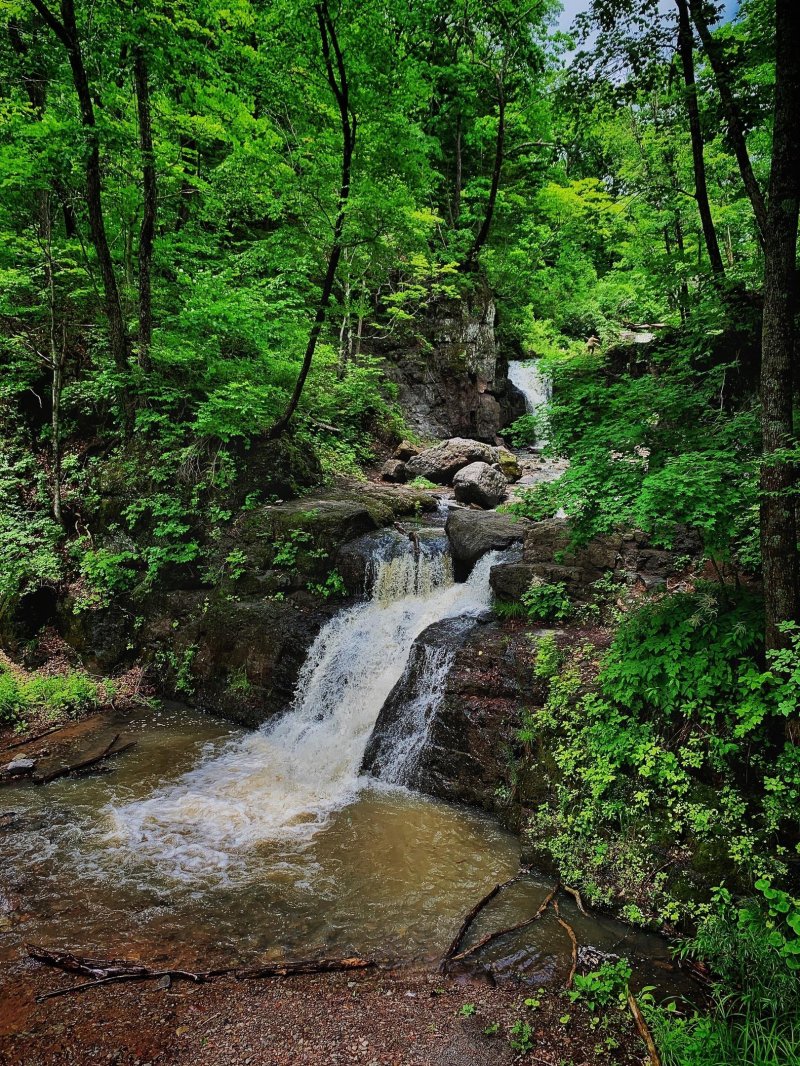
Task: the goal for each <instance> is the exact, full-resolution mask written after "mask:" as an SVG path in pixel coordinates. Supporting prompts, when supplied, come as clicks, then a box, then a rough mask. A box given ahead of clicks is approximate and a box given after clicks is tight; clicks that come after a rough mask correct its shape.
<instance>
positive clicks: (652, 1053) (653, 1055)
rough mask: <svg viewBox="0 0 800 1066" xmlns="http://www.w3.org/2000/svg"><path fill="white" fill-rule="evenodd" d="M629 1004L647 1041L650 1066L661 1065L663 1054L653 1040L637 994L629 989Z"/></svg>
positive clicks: (642, 1035) (643, 1037) (634, 1018)
mask: <svg viewBox="0 0 800 1066" xmlns="http://www.w3.org/2000/svg"><path fill="white" fill-rule="evenodd" d="M628 1006H629V1007H630V1008H631V1014H632V1015H633V1020H634V1022H635V1023H636V1028H637V1029H638V1030H639V1036H641V1038H642V1040H644V1042H645V1046H646V1047H647V1054H648V1055H649V1057H650V1066H661V1056H660V1055H659V1053H658V1048H657V1047H656V1045H655V1041H654V1040H653V1034H652V1033H651V1032H650V1027H649V1026H648V1024H647V1022H646V1021H645V1020H644V1015H643V1014H642V1011H641V1008H640V1007H639V1004H638V1003H637V1002H636V996H634V994H633V992H631V990H630V989H628Z"/></svg>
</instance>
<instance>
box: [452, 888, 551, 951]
mask: <svg viewBox="0 0 800 1066" xmlns="http://www.w3.org/2000/svg"><path fill="white" fill-rule="evenodd" d="M558 889H559V885H558V884H556V885H555V886H554V887H553V889H552V890H551V891H550V892H548V894H547V895H546V896H545V897H544V899H543V900H542V902H541V903H540V904H539V907H538V909H537V911H536V913H535V914H534V915H533V916H532V917H531V918H526V919H525V921H524V922H517V924H516V925H509V926H507V927H506V928H505V929H498V930H496V931H495V932H494V933H487V934H486V936H484V937H482V938H481V939H480V940H479V941H478V942H477V944H473V945H472V947H471V948H467V950H466V951H462V952H460V953H459V954H458V955H453V956H452V958H451V960H450V961H451V962H459V961H460V960H461V959H467V958H469V957H470V955H476V954H477V953H478V952H479V951H480V950H481V949H482V948H485V947H486V945H487V944H491V943H493V942H494V941H495V940H499V939H500V938H501V937H504V936H508V934H509V933H517V932H519V930H520V929H527V927H528V926H529V925H533V923H534V922H538V920H539V919H540V918H541V917H542V915H543V914H544V913H545V911H546V910H547V908H548V907H549V906H550V904H551V903H552V902H553V900H554V899H555V896H556V893H557V892H558Z"/></svg>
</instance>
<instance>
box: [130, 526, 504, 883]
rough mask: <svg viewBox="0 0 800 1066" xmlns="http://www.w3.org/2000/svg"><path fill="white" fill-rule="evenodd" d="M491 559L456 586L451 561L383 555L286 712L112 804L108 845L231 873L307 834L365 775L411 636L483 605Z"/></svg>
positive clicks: (174, 864) (320, 639)
mask: <svg viewBox="0 0 800 1066" xmlns="http://www.w3.org/2000/svg"><path fill="white" fill-rule="evenodd" d="M497 557H498V554H497V553H490V554H488V555H486V556H484V557H483V559H481V560H480V562H479V563H478V564H477V566H476V567H475V569H474V570H473V572H472V574H471V576H470V578H469V580H468V581H466V582H464V583H463V584H454V583H453V579H452V565H451V562H450V560H449V557H447V556H444V555H442V554H432V553H425V552H421V553H414V552H413V551H412V550H411V546H410V545H409V552H408V553H407V554H406V555H403V556H401V557H399V558H394V559H390V560H386V561H384V562H380V563H379V564H378V568H377V573H376V575H375V581H374V585H373V592H372V598H371V600H370V601H369V602H367V603H362V604H357V605H356V606H354V607H351V608H349V609H346V610H344V611H342V612H341V613H340V614H338V615H337V616H336V617H334V618H333V619H332V620H331V621H330V622H328V623H327V625H325V626H324V628H323V629H322V630H321V632H320V633H319V635H318V636H317V639H316V640H315V642H314V644H313V645H312V647H311V649H310V651H309V654H308V657H307V659H306V662H305V664H304V666H303V669H302V670H301V673H300V677H299V680H298V685H297V694H296V697H295V700H294V703H293V705H292V708H291V709H290V711H289V712H288V713H287V714H286V715H285V716H284V717H283V718H281V719H280V720H279V721H277V722H276V723H270V724H269V725H267V726H264V727H262V729H261V730H259V731H258V732H256V733H253V734H250V735H248V736H245V737H243V738H239V739H237V740H235V741H233V742H231V743H229V744H228V745H227V746H226V747H225V748H224V749H223V750H222V751H221V752H220V753H219V754H217V755H215V756H213V757H211V758H209V759H207V760H206V761H204V762H202V763H201V764H200V765H199V766H198V767H196V768H195V769H194V770H192V771H190V772H189V773H188V774H186V775H184V777H182V778H181V779H179V780H178V782H177V783H175V784H174V785H172V786H170V787H168V788H165V789H162V790H159V791H158V792H156V793H155V794H154V795H153V796H151V797H150V798H149V799H146V800H143V801H140V802H135V803H130V804H127V805H123V806H117V807H112V808H111V812H110V813H111V815H112V820H113V823H114V833H113V835H114V837H115V838H116V839H117V842H118V843H123V844H124V845H127V847H129V848H130V849H132V850H134V851H135V852H136V854H137V856H138V857H140V858H149V859H152V860H158V861H159V862H163V863H164V864H166V865H167V866H168V867H169V869H170V871H171V873H172V876H174V877H176V878H178V879H183V880H191V879H193V878H195V877H198V876H199V877H203V878H208V877H209V876H211V875H212V874H214V873H215V874H216V875H217V876H219V877H220V878H222V879H223V880H233V879H235V877H236V875H237V871H238V869H239V866H240V864H239V863H237V862H236V853H237V852H240V851H241V850H242V849H249V848H253V847H254V846H258V845H260V844H267V843H269V842H275V841H287V842H293V843H294V844H299V845H302V844H303V843H304V842H308V841H310V840H311V839H312V838H313V836H314V835H315V833H316V832H317V831H318V830H320V829H321V828H323V827H324V826H325V825H326V824H327V823H328V822H329V820H330V818H331V816H332V815H333V814H334V813H335V812H336V811H337V810H340V809H341V808H342V807H344V806H345V805H346V804H348V803H349V802H351V801H352V800H353V799H354V797H355V796H356V794H357V793H358V792H359V790H360V789H361V788H363V787H364V785H365V784H366V783H367V780H368V779H365V778H363V777H360V776H359V768H360V766H361V761H362V757H363V754H364V749H365V747H366V744H367V741H368V740H369V736H370V734H371V732H372V729H373V727H374V725H375V721H376V719H377V716H378V713H379V712H380V709H381V707H382V706H383V703H384V701H385V700H386V698H387V696H388V695H389V693H390V692H391V690H392V688H393V687H394V685H395V683H396V682H397V681H398V680H399V679H400V677H401V675H402V673H403V670H404V668H405V665H406V661H407V659H408V656H409V652H410V649H411V645H412V643H413V641H414V639H415V638H416V637H417V636H419V634H420V633H421V632H422V631H423V630H424V629H426V628H427V627H428V626H429V625H431V624H432V623H434V622H437V621H440V620H441V619H444V618H452V617H456V616H459V615H477V614H480V613H481V612H482V611H483V610H485V609H486V608H487V607H488V606H489V603H490V600H491V592H490V588H489V571H490V569H491V567H492V566H493V565H494V563H495V562H496V561H497Z"/></svg>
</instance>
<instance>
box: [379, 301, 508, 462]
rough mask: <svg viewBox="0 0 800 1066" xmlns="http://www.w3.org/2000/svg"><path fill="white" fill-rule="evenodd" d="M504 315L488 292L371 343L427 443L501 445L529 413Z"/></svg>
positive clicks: (441, 304)
mask: <svg viewBox="0 0 800 1066" xmlns="http://www.w3.org/2000/svg"><path fill="white" fill-rule="evenodd" d="M496 315H497V313H496V308H495V304H494V300H493V299H492V296H491V293H490V292H489V290H488V288H487V287H486V286H485V285H482V286H478V287H477V288H476V291H475V292H473V294H472V295H471V296H470V297H467V298H464V299H461V300H439V301H437V302H435V303H433V304H432V305H431V306H430V308H429V310H428V312H427V314H426V315H425V317H424V318H422V319H417V320H415V321H414V323H413V325H412V326H411V327H409V328H408V329H407V330H405V331H399V330H397V329H394V330H392V331H382V332H380V333H375V334H374V335H373V336H368V337H366V338H365V340H364V348H365V350H366V351H369V352H370V353H371V354H374V355H378V356H382V357H383V360H384V365H385V372H386V376H387V377H388V378H389V380H391V381H393V382H394V383H395V384H396V385H397V390H398V399H399V402H400V405H401V406H402V408H403V411H404V412H405V415H406V418H407V420H408V422H409V424H410V425H412V426H413V427H414V429H415V430H416V432H417V433H419V434H420V436H422V437H428V438H437V437H439V438H441V437H452V436H456V435H461V436H465V437H475V438H477V439H480V440H485V441H489V442H494V441H495V439H496V438H497V435H498V433H499V432H500V430H501V429H502V428H503V427H504V426H507V425H509V424H510V423H511V422H513V421H514V419H515V418H518V417H519V416H520V415H521V414H524V412H525V401H524V398H523V396H522V394H521V393H520V392H519V391H518V390H517V389H515V388H514V386H513V385H511V383H510V382H509V381H508V378H507V376H506V375H507V369H508V362H507V359H506V357H505V355H504V353H503V352H502V350H501V349H500V347H499V345H498V343H497V339H496V336H495V324H496Z"/></svg>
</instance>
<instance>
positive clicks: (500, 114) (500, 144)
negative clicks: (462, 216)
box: [462, 73, 506, 271]
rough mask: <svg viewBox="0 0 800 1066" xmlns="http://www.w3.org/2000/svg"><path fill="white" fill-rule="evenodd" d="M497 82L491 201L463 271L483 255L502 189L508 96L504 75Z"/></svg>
mask: <svg viewBox="0 0 800 1066" xmlns="http://www.w3.org/2000/svg"><path fill="white" fill-rule="evenodd" d="M495 80H496V81H497V139H496V141H495V148H494V166H493V167H492V184H491V186H490V188H489V199H488V201H487V203H486V212H485V214H484V216H483V222H482V223H481V228H480V229H479V230H478V233H477V235H476V237H475V240H474V241H473V242H472V247H471V248H470V250H469V253H468V254H467V258H466V259H465V260H464V263H463V264H462V269H463V270H466V271H469V270H473V269H474V267H475V265H476V264H477V262H478V256H479V255H480V253H481V249H482V248H483V246H484V245H485V244H486V240H487V238H488V236H489V230H490V229H491V226H492V219H493V218H494V209H495V205H496V204H497V191H498V189H499V188H500V175H501V174H502V172H503V159H504V156H505V143H506V95H505V88H504V85H503V75H502V73H499V74H496V75H495Z"/></svg>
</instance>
